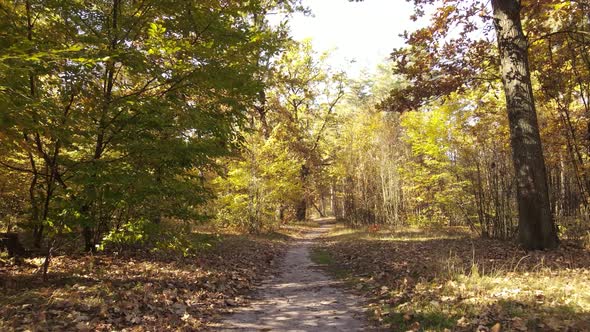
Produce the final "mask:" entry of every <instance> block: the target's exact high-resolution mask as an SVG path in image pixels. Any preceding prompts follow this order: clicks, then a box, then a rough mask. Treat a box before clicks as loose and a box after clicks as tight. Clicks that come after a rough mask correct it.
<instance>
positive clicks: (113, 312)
mask: <svg viewBox="0 0 590 332" xmlns="http://www.w3.org/2000/svg"><path fill="white" fill-rule="evenodd" d="M291 231H293V230H291ZM194 240H195V241H198V242H199V243H200V244H202V250H201V251H200V252H199V253H198V254H197V255H196V256H195V255H193V256H191V257H186V258H183V257H182V255H180V257H179V256H178V255H176V256H174V255H170V254H168V255H164V254H161V255H159V254H155V253H150V252H134V253H133V254H131V253H127V254H125V255H122V254H119V255H117V254H115V253H102V254H97V255H92V256H91V255H79V256H72V255H61V256H57V257H55V258H54V259H53V260H52V263H51V267H50V274H49V278H48V280H47V281H45V282H44V281H43V280H42V279H41V276H40V275H39V272H38V270H39V266H40V265H41V263H42V259H41V258H33V259H26V260H25V262H24V264H20V265H15V264H10V262H9V261H6V260H0V331H115V330H116V331H170V330H172V331H197V330H208V329H211V325H210V324H211V323H212V322H214V321H217V320H219V317H220V316H221V314H222V313H224V312H225V311H226V310H228V308H232V307H235V306H240V305H243V304H244V303H245V300H244V297H245V296H247V295H248V294H250V293H251V291H252V290H253V289H254V288H255V286H256V284H257V283H259V282H260V281H261V280H263V279H264V278H265V277H266V276H268V275H269V273H271V272H272V271H273V268H274V266H275V265H276V263H278V261H280V259H279V257H281V256H282V255H283V253H284V251H285V248H286V247H287V243H288V242H289V236H287V235H286V234H279V233H275V234H272V235H267V236H247V235H237V234H194Z"/></svg>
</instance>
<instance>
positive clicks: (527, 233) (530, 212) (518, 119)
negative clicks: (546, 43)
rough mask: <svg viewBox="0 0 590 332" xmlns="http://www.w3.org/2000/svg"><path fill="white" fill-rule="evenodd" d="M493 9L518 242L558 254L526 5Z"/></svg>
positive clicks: (509, 2) (499, 1)
mask: <svg viewBox="0 0 590 332" xmlns="http://www.w3.org/2000/svg"><path fill="white" fill-rule="evenodd" d="M492 7H493V11H494V24H495V27H496V34H497V38H498V49H499V51H500V61H501V64H500V67H501V68H500V69H501V71H502V82H503V84H504V91H505V94H506V104H507V111H508V121H509V125H510V143H511V145H512V160H513V163H514V168H515V176H516V183H517V201H518V216H519V222H518V240H519V242H520V243H521V245H522V246H523V247H525V248H527V249H546V248H555V247H557V245H558V243H559V241H558V238H557V232H556V229H555V224H554V222H553V216H552V215H551V209H550V204H549V194H548V190H547V177H546V170H545V161H544V159H543V148H542V145H541V137H540V135H539V125H538V123H537V114H536V110H535V103H534V100H533V89H532V84H531V78H530V72H529V66H528V50H527V40H526V37H525V36H524V33H523V31H522V24H521V21H520V1H519V0H492Z"/></svg>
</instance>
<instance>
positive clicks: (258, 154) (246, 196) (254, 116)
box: [215, 41, 344, 232]
mask: <svg viewBox="0 0 590 332" xmlns="http://www.w3.org/2000/svg"><path fill="white" fill-rule="evenodd" d="M324 57H325V55H318V54H317V53H315V52H314V51H313V50H312V48H311V43H310V41H306V42H303V43H297V42H292V43H290V44H289V45H287V47H286V49H285V50H284V52H283V53H282V55H281V56H280V57H277V58H276V59H273V62H272V69H271V70H270V72H269V73H268V76H267V77H266V83H267V84H266V89H265V90H264V93H263V94H261V97H262V98H261V100H259V102H258V104H257V105H256V106H255V107H253V108H252V109H251V113H250V114H249V119H250V120H249V126H248V127H247V129H246V131H244V133H243V135H244V137H245V145H244V147H243V150H242V151H243V153H242V154H241V155H240V156H238V157H237V158H229V159H228V161H229V163H228V167H227V168H226V171H225V172H224V174H222V176H221V177H219V178H218V179H216V180H215V183H216V184H217V187H216V192H217V193H218V199H217V200H216V204H215V205H216V206H217V209H218V210H217V214H218V215H217V218H218V219H219V220H220V221H221V222H224V223H227V224H233V225H236V226H241V227H242V228H246V229H249V230H250V231H252V232H259V231H260V230H261V229H263V228H264V227H268V226H271V225H276V224H277V223H278V222H282V221H286V220H287V219H291V220H299V221H303V220H305V219H306V217H307V212H308V209H310V208H311V207H312V206H313V205H314V202H316V201H318V197H319V196H320V195H321V193H319V192H318V190H321V189H322V184H323V182H324V180H325V173H326V169H327V168H326V165H324V164H325V163H326V162H327V161H328V159H329V156H327V155H326V144H327V143H326V138H327V136H328V132H329V131H330V130H331V128H332V127H333V126H334V121H335V108H336V106H337V105H338V104H339V102H340V101H341V99H342V97H343V95H344V81H343V80H344V78H343V76H342V75H341V74H339V73H334V72H332V71H331V69H330V68H329V67H328V66H327V65H326V64H325V62H324Z"/></svg>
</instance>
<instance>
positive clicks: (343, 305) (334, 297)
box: [220, 220, 367, 332]
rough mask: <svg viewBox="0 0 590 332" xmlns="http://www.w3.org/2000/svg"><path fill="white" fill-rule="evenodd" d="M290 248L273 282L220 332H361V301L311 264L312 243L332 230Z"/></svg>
mask: <svg viewBox="0 0 590 332" xmlns="http://www.w3.org/2000/svg"><path fill="white" fill-rule="evenodd" d="M327 221H329V220H324V221H322V225H321V227H319V228H316V229H314V230H313V231H312V232H309V233H307V234H306V235H305V237H304V238H303V239H302V240H298V241H296V242H295V243H293V244H292V245H291V246H290V248H289V250H288V252H287V254H286V255H285V258H284V261H283V262H282V263H281V265H280V266H279V273H278V275H277V276H275V277H273V278H271V279H270V280H267V281H265V282H264V283H263V284H262V285H261V286H260V288H259V290H258V293H257V295H256V299H255V300H253V301H252V303H251V305H250V306H249V307H244V308H238V309H236V310H235V312H234V313H233V314H232V315H231V316H229V317H228V318H226V319H225V320H224V321H223V322H222V328H221V329H220V330H221V331H317V332H320V331H322V332H324V331H326V332H329V331H365V330H367V329H366V326H365V324H364V323H363V316H364V314H363V310H362V307H361V305H360V303H359V302H360V300H359V299H358V298H357V297H356V296H354V295H352V294H349V293H346V292H344V290H342V289H341V288H338V287H336V286H337V284H338V281H335V280H333V279H331V278H330V277H329V276H327V275H326V274H324V273H323V272H321V271H319V270H318V269H317V267H316V266H315V264H314V263H313V262H312V261H311V259H310V258H309V253H310V247H311V244H312V242H313V240H314V239H316V238H317V237H318V236H320V235H321V234H322V233H325V232H327V231H328V230H329V229H330V228H331V227H332V225H331V224H329V223H326V222H327Z"/></svg>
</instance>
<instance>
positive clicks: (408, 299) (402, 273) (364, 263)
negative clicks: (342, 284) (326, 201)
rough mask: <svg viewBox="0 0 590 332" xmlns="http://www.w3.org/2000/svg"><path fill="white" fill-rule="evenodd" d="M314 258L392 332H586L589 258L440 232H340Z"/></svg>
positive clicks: (576, 251) (580, 252)
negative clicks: (327, 259) (326, 263)
mask: <svg viewBox="0 0 590 332" xmlns="http://www.w3.org/2000/svg"><path fill="white" fill-rule="evenodd" d="M324 240H325V243H324V244H322V245H321V246H322V248H321V250H325V251H327V252H329V254H330V256H331V257H333V260H334V264H335V265H337V266H335V268H337V269H339V270H347V271H348V272H349V273H347V275H348V276H349V277H348V278H349V279H350V280H351V282H352V286H353V289H355V290H356V291H358V292H361V293H363V294H364V295H365V296H366V297H367V298H369V299H370V303H369V308H370V311H369V312H370V313H371V315H372V317H373V318H374V320H375V322H376V324H377V325H378V326H380V327H382V328H390V329H393V330H401V331H406V330H408V331H409V330H413V329H414V328H416V327H417V326H418V325H417V324H416V323H419V324H420V325H419V329H420V330H424V331H444V330H452V331H470V332H471V331H493V332H499V331H535V330H538V331H587V330H589V329H588V328H589V326H588V325H590V324H587V323H586V322H590V281H589V280H590V278H589V276H590V252H588V251H587V250H584V249H581V248H576V247H573V246H569V245H567V244H566V245H564V246H562V247H560V248H559V249H557V250H554V251H548V252H528V253H527V252H525V251H523V250H521V249H519V248H518V247H517V246H516V245H514V244H512V243H509V242H503V241H496V240H491V239H476V238H471V237H470V236H468V234H465V233H462V232H453V231H447V230H443V232H438V231H436V230H434V231H433V230H419V229H412V230H410V231H404V230H401V231H393V232H388V231H387V230H385V229H382V230H379V231H378V232H366V231H363V230H362V229H356V230H352V229H345V228H340V229H339V230H338V231H337V232H334V234H332V235H331V236H328V237H326V238H325V239H324Z"/></svg>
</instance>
